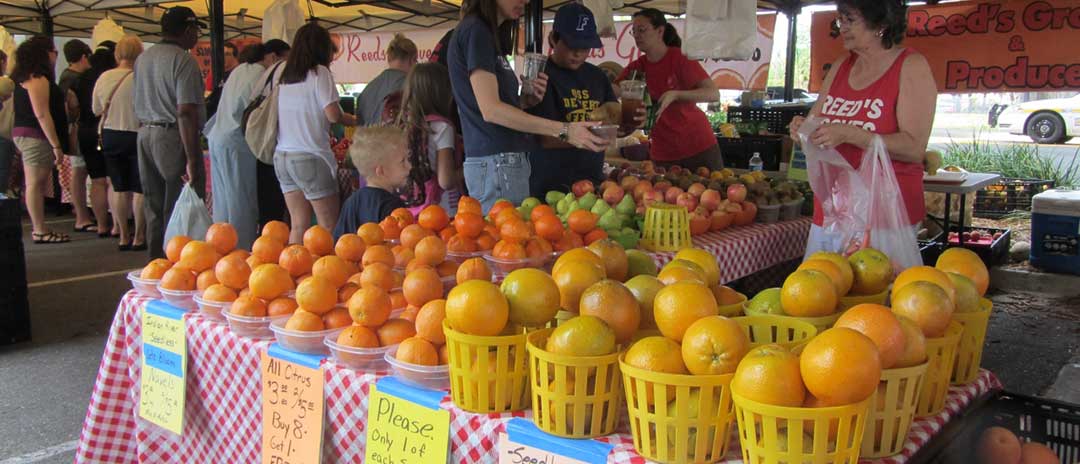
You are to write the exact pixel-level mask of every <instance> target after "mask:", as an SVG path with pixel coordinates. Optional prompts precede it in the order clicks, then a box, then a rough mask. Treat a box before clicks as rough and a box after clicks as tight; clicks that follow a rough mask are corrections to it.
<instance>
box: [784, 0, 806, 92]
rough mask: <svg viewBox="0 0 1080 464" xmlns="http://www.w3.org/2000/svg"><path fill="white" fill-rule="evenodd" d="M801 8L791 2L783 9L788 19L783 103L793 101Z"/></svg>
mask: <svg viewBox="0 0 1080 464" xmlns="http://www.w3.org/2000/svg"><path fill="white" fill-rule="evenodd" d="M801 11H802V7H801V6H799V3H798V2H793V3H791V4H789V5H788V7H787V8H785V11H784V14H786V15H787V17H788V36H787V39H788V41H787V63H786V64H785V66H784V101H785V102H790V101H792V100H794V99H795V45H796V42H797V39H798V33H799V31H798V29H797V28H796V27H795V26H796V25H797V23H798V19H799V13H800V12H801Z"/></svg>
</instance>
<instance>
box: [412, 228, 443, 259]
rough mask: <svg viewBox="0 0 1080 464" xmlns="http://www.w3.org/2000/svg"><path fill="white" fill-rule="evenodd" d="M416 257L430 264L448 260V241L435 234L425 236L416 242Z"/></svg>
mask: <svg viewBox="0 0 1080 464" xmlns="http://www.w3.org/2000/svg"><path fill="white" fill-rule="evenodd" d="M415 253H416V259H418V260H420V262H422V263H424V264H427V265H429V266H436V265H438V264H439V263H441V262H443V261H444V260H446V243H444V242H443V241H442V239H441V238H439V237H436V236H434V235H432V236H428V237H424V238H422V239H420V241H419V242H417V243H416V248H415Z"/></svg>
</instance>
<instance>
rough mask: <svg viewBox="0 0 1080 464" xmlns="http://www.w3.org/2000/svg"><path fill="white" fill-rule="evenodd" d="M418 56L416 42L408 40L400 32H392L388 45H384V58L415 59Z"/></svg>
mask: <svg viewBox="0 0 1080 464" xmlns="http://www.w3.org/2000/svg"><path fill="white" fill-rule="evenodd" d="M417 58H418V52H417V49H416V43H414V42H413V41H412V40H409V38H408V37H405V36H404V35H402V34H401V33H400V32H399V33H397V34H394V38H393V40H391V41H390V45H387V46H386V59H388V60H414V61H415V60H416V59H417Z"/></svg>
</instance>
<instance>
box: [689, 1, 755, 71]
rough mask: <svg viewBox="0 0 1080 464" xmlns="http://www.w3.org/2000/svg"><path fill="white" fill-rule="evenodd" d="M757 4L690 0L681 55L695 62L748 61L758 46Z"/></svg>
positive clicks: (751, 2) (750, 2)
mask: <svg viewBox="0 0 1080 464" xmlns="http://www.w3.org/2000/svg"><path fill="white" fill-rule="evenodd" d="M757 27H758V22H757V2H754V1H750V0H689V2H688V3H687V5H686V34H685V37H683V46H682V49H683V53H686V56H687V57H689V58H691V59H694V60H703V59H720V60H748V59H750V57H752V56H753V55H754V49H755V48H756V47H757Z"/></svg>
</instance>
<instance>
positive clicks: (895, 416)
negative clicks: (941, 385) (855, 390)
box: [862, 362, 929, 458]
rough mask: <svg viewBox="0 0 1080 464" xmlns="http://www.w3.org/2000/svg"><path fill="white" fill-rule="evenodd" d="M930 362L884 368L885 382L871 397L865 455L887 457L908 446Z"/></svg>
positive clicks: (863, 446) (863, 443) (882, 377)
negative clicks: (910, 431) (905, 445)
mask: <svg viewBox="0 0 1080 464" xmlns="http://www.w3.org/2000/svg"><path fill="white" fill-rule="evenodd" d="M927 365H929V363H928V362H924V363H922V364H919V365H918V366H912V367H903V368H898V369H885V370H883V371H881V383H880V384H879V385H878V389H877V392H875V393H874V396H873V397H871V398H870V406H869V411H867V419H866V433H865V435H864V436H863V442H862V457H864V458H883V457H885V456H892V455H894V454H897V453H899V452H900V451H902V450H903V449H904V442H905V441H906V440H907V434H908V430H909V429H910V428H911V421H912V420H913V419H914V418H915V406H916V405H918V403H919V393H921V392H922V391H921V390H922V386H923V379H924V378H925V376H926V367H927Z"/></svg>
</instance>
